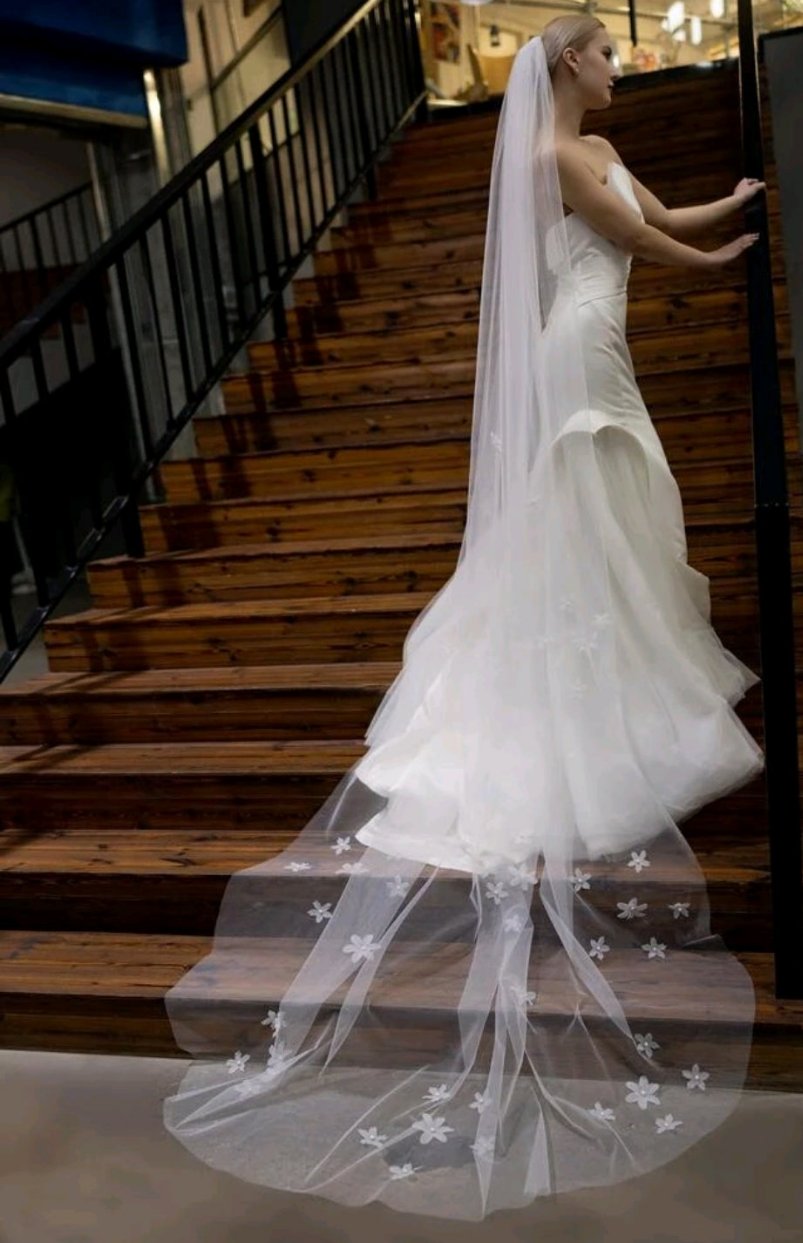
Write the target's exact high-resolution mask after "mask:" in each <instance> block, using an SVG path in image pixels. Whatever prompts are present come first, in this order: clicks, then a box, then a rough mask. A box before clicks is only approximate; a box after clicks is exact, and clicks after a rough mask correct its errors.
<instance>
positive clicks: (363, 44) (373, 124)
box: [354, 21, 381, 160]
mask: <svg viewBox="0 0 803 1243" xmlns="http://www.w3.org/2000/svg"><path fill="white" fill-rule="evenodd" d="M354 36H355V46H356V47H357V48H358V49H359V50H358V54H357V64H358V65H359V67H360V72H359V77H358V78H357V82H358V85H359V90H360V96H361V101H362V105H361V107H362V112H363V114H364V116H365V120H366V126H367V132H368V133H370V140H369V143H368V152H367V158H368V159H369V160H371V159H372V157H373V155H374V153H375V152H376V150H377V149H378V147H379V143H380V128H381V127H380V123H379V109H378V107H377V102H376V99H375V97H374V76H373V73H372V71H371V59H372V57H371V44H370V40H369V37H368V26H367V22H364V21H363V22H361V23H360V25H359V26H355V27H354Z"/></svg>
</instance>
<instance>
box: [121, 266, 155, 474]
mask: <svg viewBox="0 0 803 1243" xmlns="http://www.w3.org/2000/svg"><path fill="white" fill-rule="evenodd" d="M125 261H126V256H125V255H123V256H122V258H121V259H118V260H117V262H116V263H115V265H114V270H115V272H116V273H117V285H118V288H119V290H120V306H121V309H122V312H123V325H124V330H125V338H126V345H127V347H128V360H129V364H130V368H131V386H132V388H133V390H134V398H135V400H136V403H137V411H136V413H137V421H138V423H139V430H140V434H141V437H142V447H143V449H144V451H145V453H146V455H147V457H148V458H150V459H152V458H153V435H152V434H151V425H150V419H149V417H148V399H147V396H146V393H145V382H144V380H143V366H142V358H141V357H140V348H139V337H138V333H137V325H136V324H135V322H134V304H133V301H132V298H131V288H130V286H129V283H128V270H127V268H126V262H125Z"/></svg>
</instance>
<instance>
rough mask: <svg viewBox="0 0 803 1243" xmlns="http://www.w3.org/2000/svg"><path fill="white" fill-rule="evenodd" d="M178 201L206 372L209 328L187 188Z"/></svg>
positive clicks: (209, 352)
mask: <svg viewBox="0 0 803 1243" xmlns="http://www.w3.org/2000/svg"><path fill="white" fill-rule="evenodd" d="M180 202H181V212H182V216H183V219H184V232H185V234H186V237H187V251H188V254H189V261H190V276H191V277H192V289H193V294H194V296H195V305H196V307H197V308H198V332H199V335H200V338H201V353H202V354H203V357H204V370H205V371H206V372H207V374H208V373H209V372H210V371H211V370H212V350H211V346H210V341H209V328H208V326H207V323H206V302H205V299H204V287H203V281H202V279H201V269H200V267H199V264H198V249H197V247H196V245H195V242H196V236H195V224H194V221H193V216H192V210H191V207H190V199H189V190H187V191H185V193H184V194H182V196H181V200H180Z"/></svg>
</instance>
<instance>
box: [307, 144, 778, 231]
mask: <svg viewBox="0 0 803 1243" xmlns="http://www.w3.org/2000/svg"><path fill="white" fill-rule="evenodd" d="M628 166H629V167H630V165H628ZM633 171H634V172H635V169H633ZM642 173H643V176H642ZM638 177H639V180H640V181H643V180H644V177H649V173H646V172H644V170H641V171H640V172H639V174H638ZM489 180H490V160H489V161H488V174H487V176H486V181H485V184H484V185H481V186H478V187H476V186H469V187H466V188H463V189H459V190H452V191H450V192H449V191H445V192H441V191H439V190H438V189H437V188H433V193H432V194H431V195H427V194H426V193H424V194H423V195H422V196H421V197H420V199H418V201H416V199H413V200H410V199H407V200H405V201H404V203H403V204H400V203H394V204H393V205H392V206H390V205H388V206H385V208H384V210H382V206H383V205H382V201H381V199H380V200H379V202H378V203H377V204H376V208H375V210H374V211H373V212H371V214H370V215H368V214H358V213H355V212H353V211H352V210H351V209H350V210H349V219H348V222H347V223H345V224H342V225H337V226H334V227H333V228H332V229H331V231H330V237H331V244H332V246H334V247H335V248H338V249H340V248H342V247H349V246H352V245H355V244H372V243H376V242H379V243H381V242H387V241H397V242H398V241H406V240H414V241H415V240H419V239H420V238H421V237H423V236H439V235H447V236H448V235H449V234H451V233H454V232H456V231H457V230H459V229H465V228H466V226H467V225H468V226H469V228H468V231H469V232H474V231H475V228H476V225H477V224H478V223H480V222H481V223H482V224H483V225H484V224H485V222H486V221H487V216H488V187H489ZM662 180H663V181H664V182H665V180H666V179H665V178H662ZM765 180H766V179H765ZM649 184H650V186H651V189H652V190H653V192H654V193H658V189H657V184H656V182H655V181H652V182H650V183H649ZM709 188H710V190H711V197H712V198H716V197H717V196H718V190H719V188H720V186H719V177H717V185H716V186H714V185H713V184H712V185H711V186H710V187H709ZM697 193H698V191H697V189H696V188H692V187H691V186H690V185H689V184H688V182H687V180H686V179H685V178H684V181H683V194H684V196H685V200H686V201H688V199H689V198H690V197H694V196H696V195H697ZM658 197H659V198H661V201H662V202H664V200H665V197H666V192H665V190H664V189H663V187H662V188H661V192H660V193H659V194H658ZM702 197H704V195H703V196H701V198H702ZM764 201H765V203H766V206H767V212H768V214H769V215H771V216H774V217H779V215H780V193H779V190H778V187H777V186H775V185H770V184H768V185H767V188H766V190H765V191H764ZM665 206H667V207H668V206H670V204H669V203H665ZM735 219H736V217H735V216H732V217H730V218H726V219H725V220H723V221H721V222H720V224H719V226H718V227H719V228H724V227H726V226H727V227H728V228H730V229H731V231H732V230H733V224H734V220H735ZM707 236H711V234H707Z"/></svg>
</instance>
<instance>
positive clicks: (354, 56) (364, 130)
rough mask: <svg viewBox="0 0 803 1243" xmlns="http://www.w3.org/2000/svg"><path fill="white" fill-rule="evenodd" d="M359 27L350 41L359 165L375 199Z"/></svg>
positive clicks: (369, 193) (373, 170) (370, 194)
mask: <svg viewBox="0 0 803 1243" xmlns="http://www.w3.org/2000/svg"><path fill="white" fill-rule="evenodd" d="M357 29H358V28H357V27H356V26H355V27H354V29H353V30H352V31H351V34H352V35H354V36H355V38H354V39H353V40H351V41H350V43H349V55H350V60H351V71H352V84H353V87H354V110H355V113H356V120H357V126H358V129H359V134H360V146H361V151H360V162H359V165H358V167H359V168H362V169H364V170H365V171H364V174H363V175H364V177H365V184H366V188H367V190H368V197H369V198H371V199H375V198H376V197H377V185H376V169H375V168H374V165H373V163H372V161H371V156H372V154H373V151H372V147H371V135H370V132H369V129H368V117H367V114H366V110H365V95H364V92H363V84H362V78H361V69H360V54H359V45H358V44H357V41H356V36H357Z"/></svg>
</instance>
